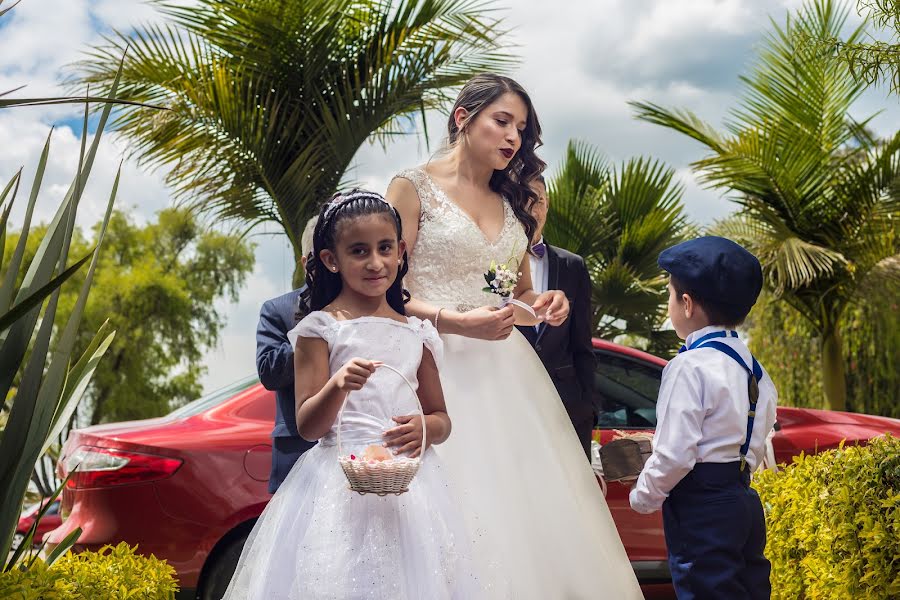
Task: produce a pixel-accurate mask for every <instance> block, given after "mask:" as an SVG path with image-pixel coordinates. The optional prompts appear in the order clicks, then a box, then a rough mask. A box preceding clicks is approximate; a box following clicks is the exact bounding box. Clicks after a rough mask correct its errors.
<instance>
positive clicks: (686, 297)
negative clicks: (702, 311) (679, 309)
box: [681, 294, 697, 319]
mask: <svg viewBox="0 0 900 600" xmlns="http://www.w3.org/2000/svg"><path fill="white" fill-rule="evenodd" d="M681 305H682V306H683V307H684V316H685V317H686V318H688V319H690V318H691V317H693V316H694V311H695V310H696V309H697V305H696V304H694V299H693V298H691V296H690V294H682V295H681Z"/></svg>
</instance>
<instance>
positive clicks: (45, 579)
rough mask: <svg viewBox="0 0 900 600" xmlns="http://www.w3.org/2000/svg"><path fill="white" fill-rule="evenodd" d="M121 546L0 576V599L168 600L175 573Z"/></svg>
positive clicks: (175, 586) (172, 594)
mask: <svg viewBox="0 0 900 600" xmlns="http://www.w3.org/2000/svg"><path fill="white" fill-rule="evenodd" d="M136 549H137V547H135V548H131V547H129V546H128V544H126V543H125V542H122V543H120V544H119V545H118V546H104V547H103V548H101V549H100V550H99V551H97V552H82V553H79V554H67V555H66V556H64V557H62V558H61V559H60V560H59V561H57V562H56V563H55V564H54V565H53V566H48V565H47V564H46V563H45V562H44V561H42V560H37V561H36V562H35V564H34V565H32V566H31V568H30V569H28V570H27V571H23V570H19V569H14V570H12V571H9V572H6V573H2V574H0V597H3V598H21V599H22V600H38V599H46V600H94V599H96V598H108V599H109V600H126V599H128V600H171V599H174V598H175V593H176V592H177V591H178V584H177V583H176V581H175V569H173V568H172V567H171V566H169V565H168V564H167V563H166V562H165V561H163V560H160V559H158V558H156V557H154V556H152V555H151V556H141V555H138V554H136V553H135V550H136Z"/></svg>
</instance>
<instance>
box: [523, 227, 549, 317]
mask: <svg viewBox="0 0 900 600" xmlns="http://www.w3.org/2000/svg"><path fill="white" fill-rule="evenodd" d="M537 243H538V244H544V236H541V239H540V241H538V242H537ZM546 247H547V246H546V244H544V248H545V250H546ZM528 262H529V264H530V266H531V289H533V290H534V291H535V292H537V293H538V294H543V293H544V292H546V291H547V287H548V286H549V285H550V283H549V279H550V259H549V257H548V256H547V252H546V251H545V252H544V256H543V257H541V258H538V257H537V256H535V255H533V254H531V253H530V252H529V253H528ZM540 327H541V325H540V324H537V325H535V326H534V329H535V330H536V331H538V330H540Z"/></svg>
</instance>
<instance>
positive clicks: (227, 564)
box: [200, 533, 247, 600]
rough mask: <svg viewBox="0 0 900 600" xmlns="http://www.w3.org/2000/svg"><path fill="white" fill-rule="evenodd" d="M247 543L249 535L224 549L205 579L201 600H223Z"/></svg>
mask: <svg viewBox="0 0 900 600" xmlns="http://www.w3.org/2000/svg"><path fill="white" fill-rule="evenodd" d="M246 541H247V533H244V534H242V535H239V536H237V537H236V538H234V539H233V540H231V541H230V542H228V544H227V545H226V546H225V547H223V548H222V549H221V550H220V551H219V552H217V553H216V556H215V557H213V559H212V560H213V562H212V564H211V565H210V566H209V570H208V571H207V574H206V576H205V577H204V578H203V584H202V586H201V588H200V600H222V597H223V596H224V595H225V590H227V589H228V584H229V583H230V582H231V576H232V575H234V570H235V568H236V567H237V563H238V559H239V558H240V557H241V551H242V550H243V549H244V543H245V542H246Z"/></svg>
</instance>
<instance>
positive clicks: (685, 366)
mask: <svg viewBox="0 0 900 600" xmlns="http://www.w3.org/2000/svg"><path fill="white" fill-rule="evenodd" d="M721 330H722V327H716V326H711V327H704V328H703V329H700V330H698V331H695V332H693V333H692V334H690V335H689V336H688V337H687V339H686V340H685V346H687V347H690V345H691V343H693V342H695V341H697V340H698V339H700V338H701V337H703V336H704V335H706V334H708V333H712V332H714V331H721ZM716 341H717V342H721V343H723V344H727V345H728V346H731V347H732V348H733V349H734V350H736V351H737V353H738V354H739V355H740V357H741V358H742V359H743V360H744V362H745V363H746V364H747V366H749V367H752V361H753V359H752V357H751V354H750V350H749V349H748V348H747V346H746V345H745V344H744V342H743V341H742V340H740V339H738V338H736V337H730V336H729V337H725V338H717V339H716ZM777 400H778V392H777V391H776V389H775V385H774V384H773V383H772V378H771V377H769V375H768V373H766V371H765V369H763V377H762V380H761V381H760V382H759V399H758V400H757V404H756V416H755V418H754V422H753V433H752V436H751V437H750V448H749V449H748V450H747V463H748V464H747V468H748V469H750V470H751V471H752V470H753V469H755V468H756V466H757V465H758V464H760V462H762V460H763V457H764V456H765V452H766V436H767V435H768V433H769V432H770V431H771V430H772V427H773V426H774V425H775V405H776V402H777ZM749 410H750V405H749V400H748V397H747V371H746V370H745V369H744V368H743V367H741V366H740V365H739V364H738V363H737V362H736V361H735V360H734V359H733V358H731V357H730V356H728V355H727V354H725V353H724V352H722V351H720V350H716V349H715V348H708V347H707V348H695V349H694V350H687V351H685V352H682V353H681V354H679V355H678V356H676V357H675V358H673V359H672V360H671V361H669V364H668V365H666V368H665V369H664V370H663V374H662V382H661V384H660V388H659V399H658V400H657V403H656V421H657V422H656V432H655V433H654V436H653V454H651V455H650V458H649V459H648V460H647V463H646V464H645V465H644V470H643V471H642V472H641V475H640V477H638V480H637V483H636V484H635V486H634V488H632V490H631V494H630V495H629V500H630V502H631V507H632V508H633V509H634V510H636V511H637V512H640V513H651V512H654V511H656V510H659V509H660V508H661V507H662V504H663V502H664V501H665V499H666V498H667V497H668V496H669V492H670V491H672V488H674V487H675V485H676V484H677V483H678V482H679V481H681V480H682V478H684V476H685V475H687V474H688V473H689V472H690V471H691V469H693V468H694V465H695V464H696V463H702V462H708V463H730V462H738V461H740V457H741V455H740V448H741V445H742V444H743V443H744V439H745V438H746V434H747V412H748V411H749Z"/></svg>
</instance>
